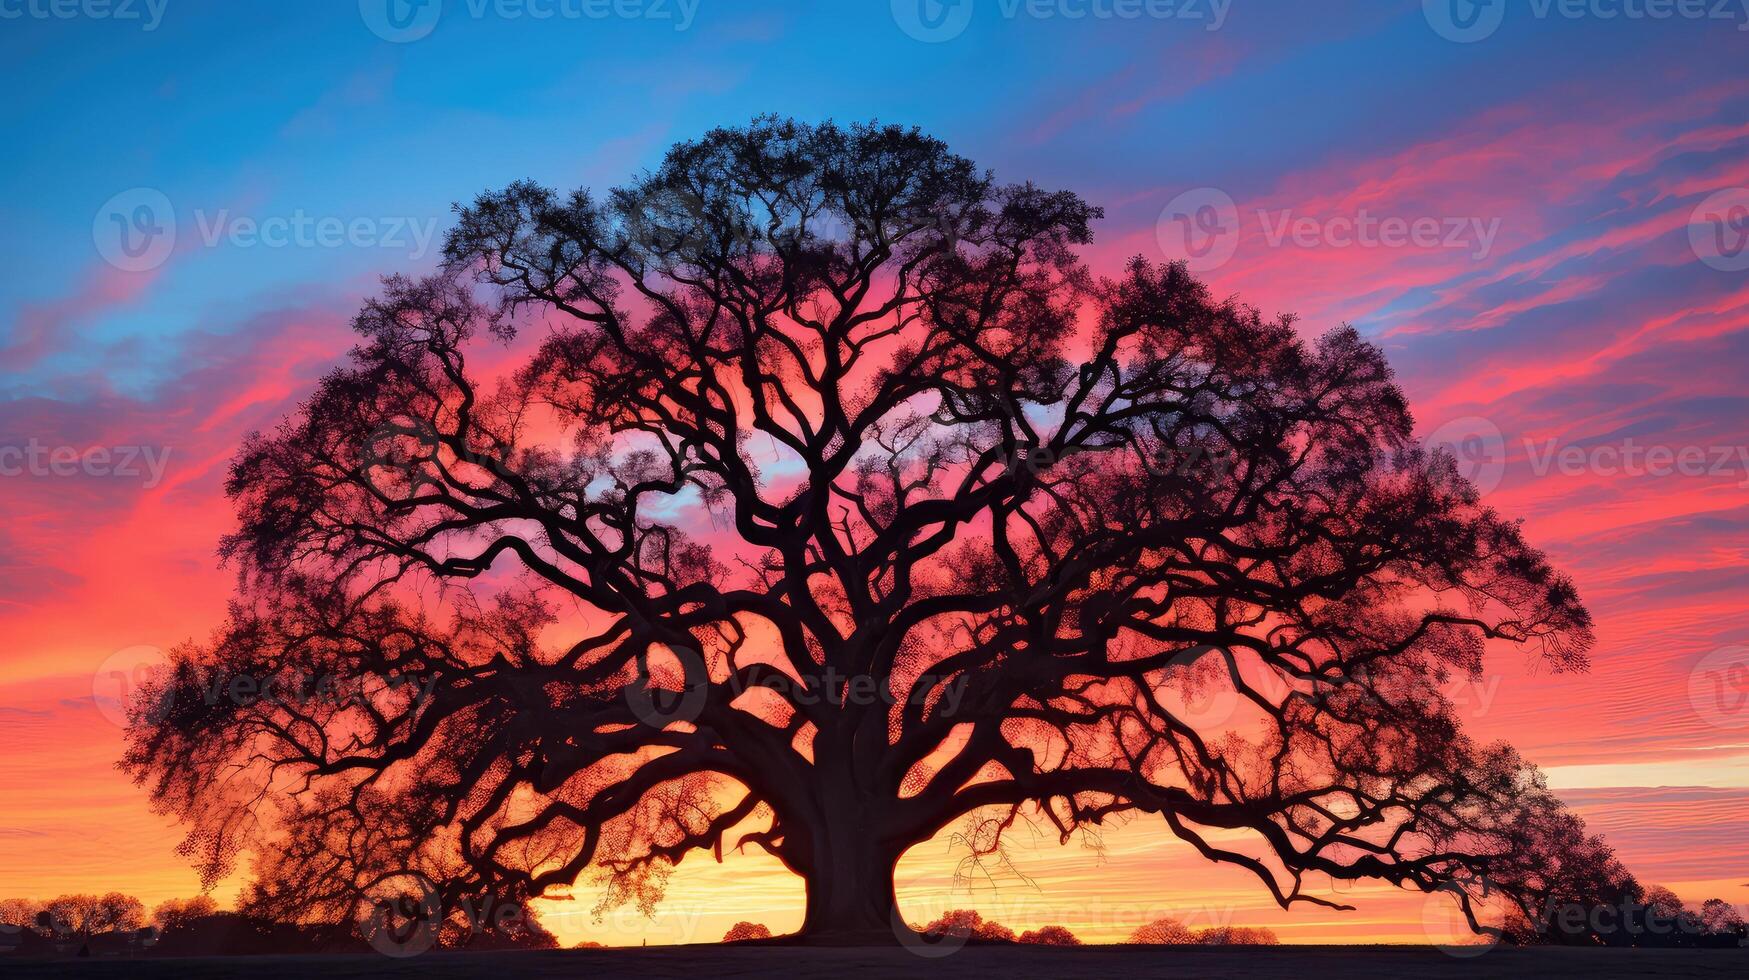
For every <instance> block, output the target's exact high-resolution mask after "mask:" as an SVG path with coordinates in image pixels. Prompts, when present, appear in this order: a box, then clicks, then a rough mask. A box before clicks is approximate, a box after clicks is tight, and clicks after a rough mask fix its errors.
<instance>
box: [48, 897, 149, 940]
mask: <svg viewBox="0 0 1749 980" xmlns="http://www.w3.org/2000/svg"><path fill="white" fill-rule="evenodd" d="M39 921H42V922H44V923H45V924H46V925H47V926H48V928H49V929H50V930H51V931H53V933H54V934H55V935H56V936H59V937H62V938H68V939H73V940H76V941H77V942H79V943H81V944H83V943H85V942H86V941H88V940H90V938H91V937H92V936H95V935H98V934H100V933H105V932H135V931H138V930H139V929H141V928H142V927H144V926H145V924H146V906H145V905H144V904H142V903H141V902H140V900H139V899H137V898H135V897H133V896H132V895H123V894H122V893H120V892H110V893H108V894H106V895H62V896H60V897H59V898H54V899H50V900H49V901H48V902H46V903H44V905H43V909H42V912H41V913H40V915H39Z"/></svg>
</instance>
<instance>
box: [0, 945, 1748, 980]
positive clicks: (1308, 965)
mask: <svg viewBox="0 0 1749 980" xmlns="http://www.w3.org/2000/svg"><path fill="white" fill-rule="evenodd" d="M758 976H781V977H796V978H807V977H822V978H831V980H852V978H853V977H861V976H878V977H916V976H951V977H956V978H967V980H975V978H983V977H991V978H1001V980H1030V978H1034V977H1041V978H1046V977H1048V978H1052V980H1055V978H1064V980H1068V978H1077V977H1087V978H1094V977H1097V978H1100V980H1115V978H1125V977H1132V976H1134V977H1173V978H1175V980H1183V978H1186V977H1194V978H1227V977H1259V978H1262V977H1268V978H1272V980H1273V978H1278V977H1287V978H1296V977H1317V978H1324V977H1334V978H1342V980H1372V978H1380V980H1383V978H1390V980H1397V978H1411V980H1432V978H1437V977H1534V978H1538V980H1558V978H1562V977H1583V978H1586V980H1594V978H1598V977H1616V976H1622V977H1626V976H1635V977H1708V978H1715V980H1716V978H1720V977H1729V976H1737V977H1749V949H1741V950H1634V949H1619V950H1604V949H1600V950H1589V949H1494V950H1489V951H1488V952H1486V953H1484V954H1483V955H1480V956H1474V957H1468V958H1459V957H1455V956H1451V955H1447V954H1446V953H1443V952H1441V951H1440V950H1438V949H1435V948H1431V947H1408V946H1277V947H1269V948H1257V947H1249V948H1232V947H1229V948H1218V947H1136V946H1089V947H1082V948H1078V949H1076V948H1070V949H1059V948H1049V947H1037V946H1033V947H1027V948H1023V949H1016V948H1007V947H967V948H962V949H958V950H955V951H954V952H952V953H951V954H949V955H947V956H942V957H936V958H925V957H922V956H919V955H917V954H916V953H913V952H911V951H909V950H906V949H900V948H891V949H868V948H852V949H818V948H800V947H793V946H791V947H772V946H767V947H738V948H737V947H722V946H679V947H668V948H660V949H608V950H558V951H552V952H514V953H441V952H433V953H426V954H424V955H422V956H417V957H413V958H410V959H391V958H389V957H386V956H377V955H372V956H251V957H237V958H233V959H152V958H149V957H148V958H138V959H129V960H39V961H20V960H0V977H8V978H11V977H20V978H25V977H31V978H34V977H93V978H111V977H113V978H116V980H122V978H130V980H131V978H135V977H139V978H144V980H155V978H166V980H168V978H188V980H204V978H217V977H247V978H249V980H276V978H280V977H285V978H294V977H295V978H300V980H301V978H304V977H406V978H414V977H417V978H420V980H445V978H451V977H455V978H460V977H492V978H494V980H508V978H512V977H514V978H518V980H520V978H523V977H535V978H540V977H684V978H687V980H711V978H715V977H758Z"/></svg>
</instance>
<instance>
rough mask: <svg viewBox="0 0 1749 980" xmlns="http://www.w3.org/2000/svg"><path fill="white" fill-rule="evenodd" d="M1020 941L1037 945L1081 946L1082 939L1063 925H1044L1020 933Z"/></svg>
mask: <svg viewBox="0 0 1749 980" xmlns="http://www.w3.org/2000/svg"><path fill="white" fill-rule="evenodd" d="M1020 942H1023V943H1032V944H1033V945H1037V946H1079V945H1081V940H1079V939H1077V938H1075V934H1074V933H1072V932H1070V931H1069V930H1068V929H1067V928H1065V927H1063V926H1043V927H1040V928H1038V929H1028V930H1026V931H1025V932H1023V933H1021V934H1020Z"/></svg>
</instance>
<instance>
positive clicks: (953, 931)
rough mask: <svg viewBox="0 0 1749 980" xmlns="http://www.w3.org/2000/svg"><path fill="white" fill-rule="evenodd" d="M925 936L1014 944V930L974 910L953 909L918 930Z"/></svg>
mask: <svg viewBox="0 0 1749 980" xmlns="http://www.w3.org/2000/svg"><path fill="white" fill-rule="evenodd" d="M917 931H918V932H920V933H922V934H923V935H925V936H958V937H961V938H966V939H981V940H985V941H988V942H1014V930H1013V929H1010V928H1008V927H1007V926H1005V925H1003V924H1002V923H1000V922H991V921H988V920H986V919H985V918H984V916H983V915H982V914H981V913H979V912H977V911H976V910H973V909H952V910H950V911H947V912H943V913H942V914H941V917H940V918H938V919H936V920H935V921H934V922H931V923H929V924H928V925H926V926H924V927H923V928H921V929H919V930H917Z"/></svg>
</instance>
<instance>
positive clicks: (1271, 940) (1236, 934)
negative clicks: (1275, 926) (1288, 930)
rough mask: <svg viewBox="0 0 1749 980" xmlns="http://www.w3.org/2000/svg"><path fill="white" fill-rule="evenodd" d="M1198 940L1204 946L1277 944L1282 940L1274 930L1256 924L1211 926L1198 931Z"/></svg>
mask: <svg viewBox="0 0 1749 980" xmlns="http://www.w3.org/2000/svg"><path fill="white" fill-rule="evenodd" d="M1196 942H1197V943H1198V944H1199V945H1202V946H1275V945H1278V944H1279V943H1280V942H1281V940H1279V939H1277V938H1276V937H1275V932H1274V930H1271V929H1264V928H1261V927H1256V926H1211V927H1210V928H1207V929H1203V930H1200V931H1198V932H1197V934H1196Z"/></svg>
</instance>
